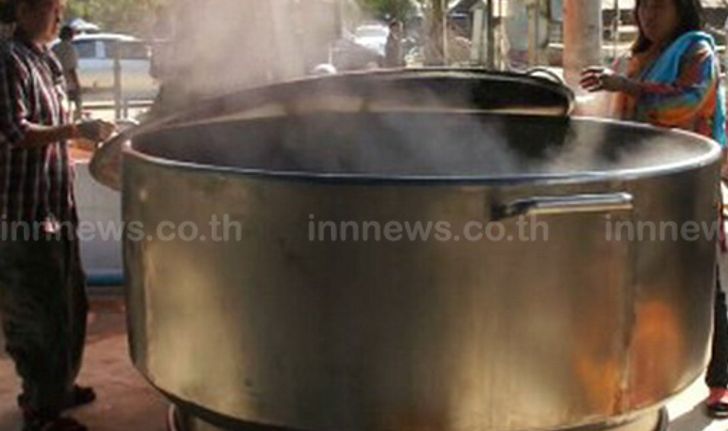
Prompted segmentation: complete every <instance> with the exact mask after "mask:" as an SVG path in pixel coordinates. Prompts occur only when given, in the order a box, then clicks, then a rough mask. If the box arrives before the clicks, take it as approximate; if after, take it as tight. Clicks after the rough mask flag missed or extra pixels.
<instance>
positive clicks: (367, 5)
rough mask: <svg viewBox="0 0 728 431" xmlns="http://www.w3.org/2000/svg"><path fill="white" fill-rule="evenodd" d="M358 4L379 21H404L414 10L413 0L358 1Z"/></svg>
mask: <svg viewBox="0 0 728 431" xmlns="http://www.w3.org/2000/svg"><path fill="white" fill-rule="evenodd" d="M359 3H361V5H362V7H363V8H364V9H365V10H368V11H369V12H371V13H373V14H374V15H375V16H376V17H377V18H381V19H393V18H396V19H399V20H406V19H407V17H408V16H409V14H410V13H411V12H413V10H414V8H415V2H414V0H359Z"/></svg>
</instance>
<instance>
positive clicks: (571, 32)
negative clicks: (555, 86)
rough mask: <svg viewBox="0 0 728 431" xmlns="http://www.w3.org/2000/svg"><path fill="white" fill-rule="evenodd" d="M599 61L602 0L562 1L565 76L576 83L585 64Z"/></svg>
mask: <svg viewBox="0 0 728 431" xmlns="http://www.w3.org/2000/svg"><path fill="white" fill-rule="evenodd" d="M601 64H602V2H601V0H564V75H565V77H566V82H567V83H569V85H571V86H577V85H578V84H579V78H580V75H581V71H582V69H583V68H584V67H587V66H593V65H601Z"/></svg>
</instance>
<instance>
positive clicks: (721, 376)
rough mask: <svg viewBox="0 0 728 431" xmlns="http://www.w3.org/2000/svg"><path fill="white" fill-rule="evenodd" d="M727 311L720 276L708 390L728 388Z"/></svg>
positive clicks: (717, 288) (714, 313)
mask: <svg viewBox="0 0 728 431" xmlns="http://www.w3.org/2000/svg"><path fill="white" fill-rule="evenodd" d="M727 313H728V310H726V297H725V293H724V292H723V290H722V289H721V286H720V274H718V281H717V282H716V292H715V309H714V311H713V319H714V321H715V323H714V325H715V328H714V330H713V348H712V353H711V357H710V364H708V374H707V376H706V378H705V383H706V384H707V385H708V387H710V388H728V314H727Z"/></svg>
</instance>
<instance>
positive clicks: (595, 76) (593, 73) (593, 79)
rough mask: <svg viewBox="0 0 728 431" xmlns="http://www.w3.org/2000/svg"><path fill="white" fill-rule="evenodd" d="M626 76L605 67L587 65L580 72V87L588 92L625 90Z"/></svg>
mask: <svg viewBox="0 0 728 431" xmlns="http://www.w3.org/2000/svg"><path fill="white" fill-rule="evenodd" d="M626 81H627V78H625V77H624V76H621V75H619V74H617V73H615V72H614V71H613V70H612V69H609V68H606V67H599V66H592V67H587V68H586V69H584V70H583V71H582V72H581V81H580V82H579V84H580V85H581V87H582V88H583V89H585V90H587V91H589V92H595V91H626V88H627V82H626Z"/></svg>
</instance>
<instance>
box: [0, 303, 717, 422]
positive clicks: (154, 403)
mask: <svg viewBox="0 0 728 431" xmlns="http://www.w3.org/2000/svg"><path fill="white" fill-rule="evenodd" d="M91 308H92V311H91V315H90V326H89V337H88V343H87V348H86V359H85V363H84V368H83V372H82V374H81V378H80V381H81V382H82V383H85V384H91V385H94V387H95V388H96V389H97V392H98V394H99V399H98V401H97V402H96V403H94V404H92V405H90V406H88V407H85V408H82V409H79V410H77V411H76V412H74V416H76V417H77V418H78V419H80V420H82V421H84V422H85V423H86V424H88V425H89V426H90V428H91V430H93V431H132V430H134V431H164V430H165V415H166V409H167V404H166V402H165V401H164V400H163V399H162V398H161V397H160V396H158V395H157V394H156V392H154V390H153V389H151V388H150V386H149V385H148V384H147V383H146V382H145V381H144V380H143V379H142V378H141V377H140V375H139V374H138V373H137V372H136V371H135V370H134V368H133V367H132V366H131V364H130V361H129V356H128V353H127V344H126V331H125V319H124V307H123V301H122V299H121V297H120V296H119V295H108V294H105V295H99V294H95V295H93V297H92V306H91ZM1 342H2V340H1V339H0V343H1ZM17 391H18V380H17V379H16V378H15V373H14V371H13V368H12V364H11V362H10V360H9V359H8V358H7V357H6V356H4V355H3V354H1V353H0V431H16V430H19V427H20V417H19V415H18V413H17V410H16V408H15V395H16V394H17ZM706 393H707V391H706V389H705V388H704V386H703V385H702V383H701V382H696V384H695V385H693V386H692V387H691V388H689V389H688V390H687V391H685V392H684V393H683V394H681V395H680V396H679V397H677V398H676V399H675V400H673V401H672V402H671V403H670V405H669V411H670V417H671V418H672V425H671V428H670V430H671V431H728V421H725V422H712V421H710V419H709V418H707V417H706V416H705V415H704V413H703V410H702V405H701V404H700V403H701V401H702V399H703V398H704V397H705V396H706Z"/></svg>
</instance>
